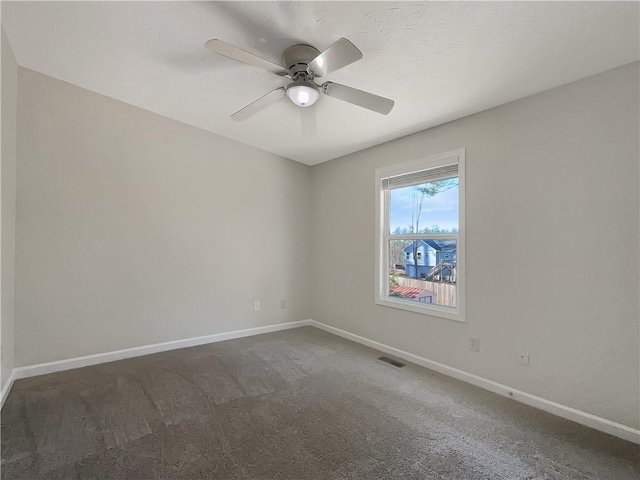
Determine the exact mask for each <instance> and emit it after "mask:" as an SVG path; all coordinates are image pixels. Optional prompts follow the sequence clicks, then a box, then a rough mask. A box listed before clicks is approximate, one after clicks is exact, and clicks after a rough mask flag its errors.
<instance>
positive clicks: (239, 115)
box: [231, 87, 285, 121]
mask: <svg viewBox="0 0 640 480" xmlns="http://www.w3.org/2000/svg"><path fill="white" fill-rule="evenodd" d="M284 96H285V91H284V87H280V88H276V89H275V90H272V91H271V92H269V93H267V94H266V95H264V96H262V97H260V98H259V99H257V100H256V101H255V102H252V103H250V104H249V105H247V106H246V107H244V108H243V109H242V110H238V111H237V112H236V113H234V114H233V115H231V118H233V119H234V120H238V121H241V120H246V119H247V118H249V117H251V116H253V115H255V114H256V113H258V112H259V111H260V110H263V109H265V108H267V107H268V106H269V105H271V104H272V103H276V102H277V101H278V100H280V99H281V98H283V97H284Z"/></svg>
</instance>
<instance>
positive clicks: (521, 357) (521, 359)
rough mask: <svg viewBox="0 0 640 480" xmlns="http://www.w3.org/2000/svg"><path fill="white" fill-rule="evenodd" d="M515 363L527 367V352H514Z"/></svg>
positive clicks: (520, 350) (521, 350) (522, 350)
mask: <svg viewBox="0 0 640 480" xmlns="http://www.w3.org/2000/svg"><path fill="white" fill-rule="evenodd" d="M516 362H517V363H519V364H520V365H527V366H528V365H529V350H524V349H518V350H516Z"/></svg>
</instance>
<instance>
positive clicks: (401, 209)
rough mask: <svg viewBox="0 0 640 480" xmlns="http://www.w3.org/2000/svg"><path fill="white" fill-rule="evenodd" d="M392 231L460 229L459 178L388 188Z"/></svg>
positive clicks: (432, 231)
mask: <svg viewBox="0 0 640 480" xmlns="http://www.w3.org/2000/svg"><path fill="white" fill-rule="evenodd" d="M388 213H389V233H392V234H407V233H458V178H449V179H446V180H440V181H437V182H432V183H425V184H422V185H413V186H410V187H402V188H394V189H391V190H390V191H389V212H388Z"/></svg>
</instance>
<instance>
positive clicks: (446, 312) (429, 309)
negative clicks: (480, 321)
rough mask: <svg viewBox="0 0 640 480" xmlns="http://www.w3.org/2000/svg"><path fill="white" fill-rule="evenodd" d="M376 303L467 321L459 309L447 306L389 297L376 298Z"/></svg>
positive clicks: (455, 320) (432, 315) (457, 320)
mask: <svg viewBox="0 0 640 480" xmlns="http://www.w3.org/2000/svg"><path fill="white" fill-rule="evenodd" d="M376 304H378V305H383V306H385V307H392V308H399V309H401V310H408V311H410V312H414V313H421V314H422V315H429V316H431V317H439V318H446V319H447V320H453V321H454V322H463V323H464V322H465V319H464V316H463V315H461V314H460V312H459V310H456V311H451V309H448V308H446V307H437V306H431V305H430V306H426V305H425V306H423V305H412V304H411V303H409V302H406V301H402V300H392V299H391V298H388V297H386V298H376Z"/></svg>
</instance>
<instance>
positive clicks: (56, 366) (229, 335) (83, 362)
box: [2, 320, 310, 401]
mask: <svg viewBox="0 0 640 480" xmlns="http://www.w3.org/2000/svg"><path fill="white" fill-rule="evenodd" d="M309 325H310V321H309V320H300V321H298V322H288V323H278V324H276V325H266V326H264V327H255V328H246V329H244V330H235V331H233V332H223V333H214V334H213V335H204V336H202V337H192V338H184V339H182V340H174V341H171V342H163V343H156V344H153V345H144V346H141V347H133V348H126V349H124V350H115V351H112V352H104V353H97V354H95V355H87V356H84V357H76V358H67V359H65V360H58V361H56V362H47V363H39V364H37V365H29V366H26V367H18V368H14V369H13V372H12V373H11V379H12V380H18V379H20V378H28V377H35V376H37V375H45V374H47V373H54V372H61V371H63V370H71V369H74V368H81V367H88V366H90V365H97V364H99V363H107V362H115V361H117V360H124V359H125V358H132V357H140V356H142V355H150V354H152V353H159V352H166V351H168V350H177V349H180V348H187V347H195V346H197V345H205V344H207V343H215V342H222V341H223V340H231V339H234V338H241V337H249V336H252V335H260V334H262V333H271V332H278V331H280V330H288V329H290V328H298V327H305V326H309ZM7 383H8V382H7ZM9 390H10V387H9V388H7V392H6V393H8V392H9ZM6 393H5V390H4V389H3V390H2V395H3V397H2V399H3V401H4V397H5V395H6Z"/></svg>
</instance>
